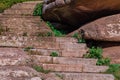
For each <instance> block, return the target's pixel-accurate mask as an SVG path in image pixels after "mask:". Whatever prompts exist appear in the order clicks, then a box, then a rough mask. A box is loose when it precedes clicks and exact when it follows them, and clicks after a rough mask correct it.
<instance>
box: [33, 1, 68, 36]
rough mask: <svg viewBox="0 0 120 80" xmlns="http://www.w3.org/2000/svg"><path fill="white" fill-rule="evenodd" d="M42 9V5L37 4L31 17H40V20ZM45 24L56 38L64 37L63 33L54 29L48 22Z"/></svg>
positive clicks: (64, 33)
mask: <svg viewBox="0 0 120 80" xmlns="http://www.w3.org/2000/svg"><path fill="white" fill-rule="evenodd" d="M42 8H43V3H40V4H37V5H36V7H35V9H34V12H33V15H34V16H40V17H41V18H42ZM46 24H47V25H48V26H49V27H50V29H51V30H52V31H53V33H54V35H55V36H56V37H63V36H65V35H66V32H65V31H63V30H57V29H55V27H54V26H53V25H52V24H51V23H50V22H49V21H46ZM50 36H51V35H50Z"/></svg>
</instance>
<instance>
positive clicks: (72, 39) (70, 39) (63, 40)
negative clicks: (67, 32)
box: [56, 37, 78, 43]
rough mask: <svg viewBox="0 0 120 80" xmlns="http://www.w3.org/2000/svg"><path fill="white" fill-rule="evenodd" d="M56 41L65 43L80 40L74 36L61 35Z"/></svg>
mask: <svg viewBox="0 0 120 80" xmlns="http://www.w3.org/2000/svg"><path fill="white" fill-rule="evenodd" d="M56 41H57V42H60V43H65V42H71V43H77V42H78V40H77V39H75V38H72V37H60V38H59V37H57V38H56Z"/></svg>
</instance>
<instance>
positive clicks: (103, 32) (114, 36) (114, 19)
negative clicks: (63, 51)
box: [72, 14, 120, 42]
mask: <svg viewBox="0 0 120 80" xmlns="http://www.w3.org/2000/svg"><path fill="white" fill-rule="evenodd" d="M119 18H120V14H116V15H112V16H107V17H104V18H100V19H98V20H95V21H93V22H91V23H88V24H86V25H84V26H82V27H81V28H79V29H78V30H76V31H74V32H73V33H72V34H74V33H76V32H78V33H79V32H81V30H82V32H83V36H84V38H85V39H92V40H97V41H114V42H119V41H120V19H119Z"/></svg>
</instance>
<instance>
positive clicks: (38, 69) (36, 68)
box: [33, 66, 51, 74]
mask: <svg viewBox="0 0 120 80" xmlns="http://www.w3.org/2000/svg"><path fill="white" fill-rule="evenodd" d="M33 68H34V69H35V70H36V71H37V72H42V73H45V74H48V73H49V72H50V71H51V70H44V69H43V67H41V66H33Z"/></svg>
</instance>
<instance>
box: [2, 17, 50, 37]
mask: <svg viewBox="0 0 120 80" xmlns="http://www.w3.org/2000/svg"><path fill="white" fill-rule="evenodd" d="M0 20H1V21H0V24H1V26H2V27H3V29H4V28H5V29H6V28H7V29H8V30H7V31H4V32H3V33H4V34H6V35H8V34H9V35H10V34H14V35H17V36H22V35H24V34H26V36H41V35H44V34H46V35H47V33H48V32H49V33H52V31H51V29H50V28H49V27H48V26H47V24H46V23H45V22H44V21H40V19H39V17H35V18H34V17H33V18H32V17H29V18H28V17H14V18H13V17H9V18H4V19H3V18H2V19H0Z"/></svg>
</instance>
